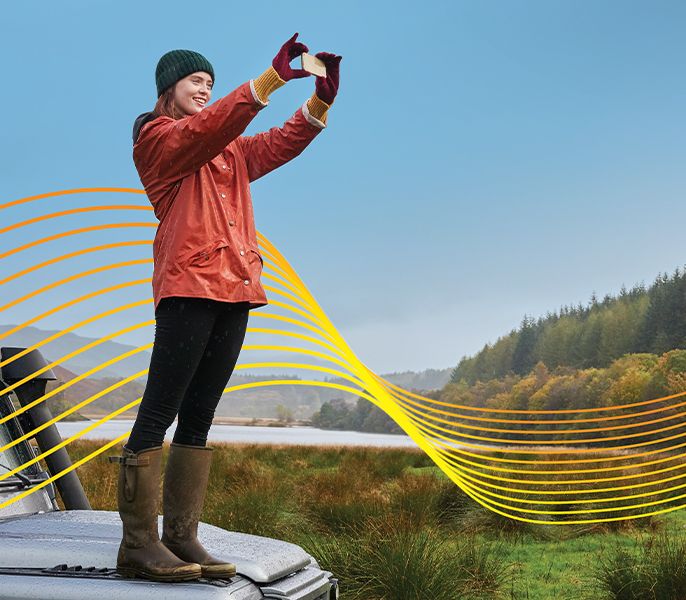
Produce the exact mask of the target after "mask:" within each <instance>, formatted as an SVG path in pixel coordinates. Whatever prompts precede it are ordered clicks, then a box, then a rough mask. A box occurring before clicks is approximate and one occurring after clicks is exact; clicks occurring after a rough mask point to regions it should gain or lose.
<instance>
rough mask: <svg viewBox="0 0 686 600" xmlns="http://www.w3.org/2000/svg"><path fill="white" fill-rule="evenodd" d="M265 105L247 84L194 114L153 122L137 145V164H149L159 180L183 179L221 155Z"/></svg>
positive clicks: (135, 153)
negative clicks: (147, 133) (147, 132)
mask: <svg viewBox="0 0 686 600" xmlns="http://www.w3.org/2000/svg"><path fill="white" fill-rule="evenodd" d="M264 106H266V104H265V103H262V102H259V101H258V100H257V99H256V98H255V96H254V94H253V92H252V90H251V83H250V82H246V83H244V84H243V85H241V86H239V87H238V88H236V89H235V90H234V91H233V92H231V93H229V94H227V95H226V96H224V97H223V98H220V99H219V100H217V101H216V102H214V103H213V104H211V105H210V106H208V107H206V108H204V109H203V110H201V111H200V112H198V113H196V114H194V115H191V116H188V117H184V118H183V119H178V120H174V119H170V118H164V119H160V120H159V122H158V124H155V122H154V121H153V122H152V123H151V124H148V125H147V127H146V128H150V130H149V135H147V136H146V135H143V133H144V132H143V131H142V132H141V136H140V137H139V141H138V142H137V143H136V145H135V146H134V161H135V162H136V163H137V166H138V163H139V161H140V162H147V163H148V164H147V165H146V166H147V167H152V169H153V171H155V173H154V175H155V177H156V178H159V179H163V180H167V181H169V180H171V181H174V180H178V179H181V178H183V177H185V176H186V175H189V174H190V173H193V172H195V171H197V170H198V169H199V168H200V167H202V165H204V164H205V163H208V162H209V161H211V160H212V159H213V158H214V157H215V156H217V154H219V153H220V152H221V151H222V150H223V149H224V148H225V147H226V146H227V145H228V144H229V143H230V142H231V141H233V140H235V139H236V138H237V137H238V136H239V135H240V134H241V133H243V131H245V128H246V127H247V126H248V124H249V123H250V121H252V119H253V118H254V117H255V115H256V114H257V113H258V111H259V110H260V109H262V108H263V107H264ZM146 170H147V169H146Z"/></svg>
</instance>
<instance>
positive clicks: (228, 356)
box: [126, 297, 248, 452]
mask: <svg viewBox="0 0 686 600" xmlns="http://www.w3.org/2000/svg"><path fill="white" fill-rule="evenodd" d="M155 321H156V323H155V342H154V344H153V348H152V357H151V359H150V369H149V371H148V383H147V385H146V387H145V393H144V394H143V399H142V400H141V403H140V406H139V408H138V416H137V417H136V422H135V423H134V425H133V430H132V431H131V435H130V436H129V440H128V442H126V447H127V448H129V449H130V450H132V451H133V452H140V451H141V450H145V449H147V448H152V447H154V446H161V445H162V441H163V440H164V435H165V433H166V432H167V429H168V428H169V426H170V425H171V424H172V423H173V422H174V417H176V415H177V413H178V424H177V427H176V431H175V432H174V440H173V441H175V442H178V443H180V444H190V445H193V446H205V445H206V443H207V433H208V431H209V430H210V426H211V425H212V418H213V417H214V411H215V409H216V408H217V404H218V403H219V399H220V398H221V395H222V392H223V390H224V388H225V387H226V384H227V382H228V381H229V377H231V373H232V372H233V369H234V367H235V366H236V361H237V360H238V354H239V352H240V350H241V346H242V345H243V340H244V338H245V331H246V328H247V325H248V303H247V302H219V301H218V300H211V299H209V298H182V297H168V298H162V300H160V302H159V304H158V305H157V310H156V311H155Z"/></svg>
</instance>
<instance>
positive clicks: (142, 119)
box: [133, 112, 157, 144]
mask: <svg viewBox="0 0 686 600" xmlns="http://www.w3.org/2000/svg"><path fill="white" fill-rule="evenodd" d="M155 118H157V116H156V115H155V113H154V112H144V113H143V114H142V115H138V117H136V120H135V121H134V123H133V143H134V144H135V143H136V141H137V140H138V134H140V132H141V129H142V128H143V125H145V124H146V123H148V122H149V121H152V120H153V119H155Z"/></svg>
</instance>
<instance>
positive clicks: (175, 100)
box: [154, 71, 214, 119]
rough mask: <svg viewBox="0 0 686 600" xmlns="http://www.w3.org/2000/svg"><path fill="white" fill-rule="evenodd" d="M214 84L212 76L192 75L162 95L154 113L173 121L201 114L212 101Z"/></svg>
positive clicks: (205, 74)
mask: <svg viewBox="0 0 686 600" xmlns="http://www.w3.org/2000/svg"><path fill="white" fill-rule="evenodd" d="M213 84H214V81H213V78H212V76H211V75H209V74H207V73H204V72H202V71H197V72H195V73H191V74H190V75H188V76H186V77H184V78H183V79H180V80H179V81H177V82H176V83H175V84H174V85H172V86H171V87H170V88H167V89H166V90H165V91H164V92H163V93H162V95H161V96H160V97H159V99H158V100H157V104H156V105H155V110H154V112H155V113H156V114H158V115H164V116H165V117H171V118H172V119H180V118H182V117H185V116H188V115H193V114H195V113H197V112H200V111H201V110H202V109H203V108H204V107H205V105H206V104H207V103H208V102H209V101H210V97H211V96H212V86H213Z"/></svg>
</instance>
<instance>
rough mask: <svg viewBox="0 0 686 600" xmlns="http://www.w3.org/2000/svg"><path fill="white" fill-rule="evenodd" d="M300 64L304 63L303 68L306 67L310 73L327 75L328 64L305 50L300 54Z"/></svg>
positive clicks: (319, 75)
mask: <svg viewBox="0 0 686 600" xmlns="http://www.w3.org/2000/svg"><path fill="white" fill-rule="evenodd" d="M300 64H301V65H302V67H301V68H303V69H305V71H307V72H308V73H312V75H317V76H318V77H326V65H325V64H324V62H323V61H321V60H319V59H318V58H317V57H316V56H313V55H312V54H308V53H307V52H303V53H302V54H301V55H300Z"/></svg>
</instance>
